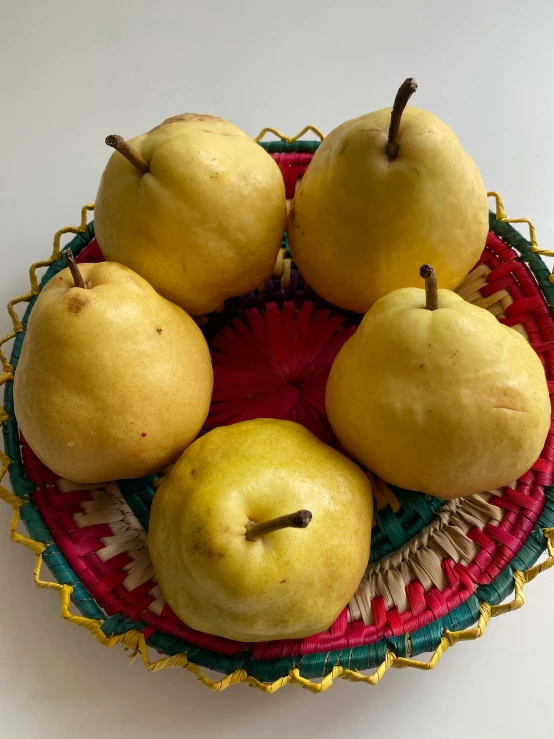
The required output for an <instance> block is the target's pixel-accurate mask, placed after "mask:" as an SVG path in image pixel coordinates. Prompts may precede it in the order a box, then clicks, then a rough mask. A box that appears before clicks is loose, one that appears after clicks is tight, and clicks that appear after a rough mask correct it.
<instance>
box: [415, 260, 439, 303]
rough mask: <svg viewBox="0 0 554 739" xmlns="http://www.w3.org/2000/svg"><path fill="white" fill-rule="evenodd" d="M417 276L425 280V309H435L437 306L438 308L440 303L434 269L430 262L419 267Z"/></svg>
mask: <svg viewBox="0 0 554 739" xmlns="http://www.w3.org/2000/svg"><path fill="white" fill-rule="evenodd" d="M419 276H420V277H423V279H424V280H425V307H426V308H427V310H437V308H440V305H439V291H438V289H437V275H436V272H435V270H434V269H433V268H432V267H431V265H430V264H423V265H422V266H421V267H420V268H419Z"/></svg>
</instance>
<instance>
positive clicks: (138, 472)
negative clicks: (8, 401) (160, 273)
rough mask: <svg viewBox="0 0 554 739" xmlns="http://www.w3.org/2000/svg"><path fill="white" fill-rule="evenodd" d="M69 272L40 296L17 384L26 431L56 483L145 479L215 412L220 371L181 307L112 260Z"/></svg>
mask: <svg viewBox="0 0 554 739" xmlns="http://www.w3.org/2000/svg"><path fill="white" fill-rule="evenodd" d="M78 269H79V273H80V275H82V278H83V281H84V284H85V285H86V286H87V287H85V288H82V287H75V281H74V278H73V277H72V275H71V272H70V270H69V269H65V270H62V271H61V272H59V273H58V274H57V275H55V276H54V277H53V278H52V279H51V280H50V282H48V283H47V285H46V286H45V287H44V288H43V290H42V292H41V293H40V295H39V297H38V299H37V301H36V303H35V306H34V307H33V311H32V313H31V316H30V318H29V323H28V325H27V332H26V336H25V340H24V342H23V348H22V351H21V356H20V359H19V362H18V366H17V371H16V373H15V380H14V402H15V412H16V417H17V421H18V424H19V427H20V429H21V431H22V433H23V435H24V437H25V439H26V440H27V442H28V443H29V445H30V447H31V449H33V451H34V452H35V454H36V455H37V456H38V457H39V459H40V460H41V461H42V462H44V464H46V466H47V467H49V468H50V469H52V470H53V471H54V472H55V473H56V474H58V475H59V476H60V477H65V478H68V479H70V480H74V481H76V482H83V483H95V482H104V481H109V480H117V479H119V478H132V477H142V476H143V475H149V474H151V473H153V472H157V471H159V470H161V469H163V468H165V467H166V466H167V465H169V464H171V463H172V462H174V461H175V459H176V458H177V457H178V456H179V454H180V453H181V452H182V451H183V449H185V447H186V446H187V445H188V444H190V442H191V441H193V439H194V438H195V437H196V436H197V434H198V432H199V431H200V429H201V427H202V425H203V423H204V420H205V419H206V416H207V414H208V410H209V405H210V399H211V392H212V385H213V371H212V365H211V359H210V353H209V349H208V345H207V343H206V341H205V339H204V337H203V335H202V332H201V331H200V329H199V328H198V326H197V325H196V323H195V322H194V320H193V319H192V318H191V317H190V316H188V315H187V314H186V313H185V312H184V311H183V310H182V309H181V308H179V307H178V306H176V305H173V304H172V303H170V302H169V301H167V300H166V299H165V298H162V297H161V296H160V295H158V294H157V293H156V292H155V290H154V289H153V288H152V287H151V286H150V285H149V284H148V283H147V282H146V281H145V280H143V279H142V277H139V275H137V274H135V273H134V272H132V271H131V270H130V269H128V268H127V267H124V266H123V265H121V264H116V263H114V262H102V263H100V264H81V265H80V266H79V268H78Z"/></svg>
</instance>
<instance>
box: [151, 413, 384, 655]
mask: <svg viewBox="0 0 554 739" xmlns="http://www.w3.org/2000/svg"><path fill="white" fill-rule="evenodd" d="M371 522H372V497H371V486H370V484H369V481H368V479H367V477H366V476H365V475H364V473H363V472H362V470H361V469H360V468H359V467H358V466H357V465H356V464H354V463H353V462H352V461H350V460H349V459H347V458H346V457H344V456H343V455H342V454H340V453H339V452H338V451H336V450H334V449H331V447H329V446H327V445H326V444H324V443H323V442H321V441H319V439H317V438H316V437H315V436H314V435H313V434H311V433H310V432H309V431H308V430H307V429H305V428H304V427H303V426H300V425H299V424H297V423H294V422H292V421H280V420H274V419H256V420H252V421H243V422H241V423H237V424H234V425H232V426H226V427H224V426H222V427H220V428H217V429H214V430H213V431H210V432H209V433H208V434H206V435H205V436H202V437H201V438H200V439H197V440H196V441H195V442H194V443H193V444H191V446H190V447H189V448H188V449H187V450H186V451H185V452H184V454H183V455H182V456H181V458H180V459H179V460H178V462H177V463H176V464H175V466H174V467H173V468H172V469H171V471H170V472H169V474H168V475H167V476H166V477H164V478H163V480H162V483H161V485H160V487H159V488H158V490H157V492H156V496H155V498H154V502H153V505H152V511H151V518H150V528H149V532H148V542H149V549H150V554H151V557H152V563H153V565H154V570H155V572H156V575H157V578H158V581H159V584H160V586H161V589H162V592H163V593H164V595H165V597H166V599H167V602H168V603H169V605H170V606H171V608H172V609H173V610H174V612H175V613H176V614H177V615H178V616H179V617H180V618H181V619H182V620H183V621H184V623H186V624H188V625H189V626H191V627H192V628H194V629H198V630H199V631H203V632H206V633H209V634H216V635H218V636H222V637H227V638H229V639H236V640H239V641H249V642H250V641H266V640H271V639H289V638H291V639H292V638H302V637H305V636H310V635H311V634H315V633H318V632H320V631H323V630H324V629H327V628H328V627H329V626H330V625H331V624H332V623H333V621H334V620H335V619H336V617H337V616H338V614H339V613H340V612H341V611H342V609H343V608H344V607H345V606H346V605H347V603H348V601H349V600H350V598H351V597H352V595H353V594H354V592H355V591H356V588H357V587H358V585H359V583H360V580H361V579H362V576H363V574H364V571H365V568H366V566H367V563H368V558H369V546H370V536H371Z"/></svg>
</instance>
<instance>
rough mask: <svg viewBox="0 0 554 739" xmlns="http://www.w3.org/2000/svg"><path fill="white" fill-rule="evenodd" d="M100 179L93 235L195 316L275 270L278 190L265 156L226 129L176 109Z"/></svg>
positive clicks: (281, 212)
mask: <svg viewBox="0 0 554 739" xmlns="http://www.w3.org/2000/svg"><path fill="white" fill-rule="evenodd" d="M106 143H108V144H109V145H110V146H113V147H114V148H115V149H116V151H115V152H114V153H113V155H112V156H111V158H110V160H109V162H108V165H107V167H106V169H105V171H104V174H103V175H102V181H101V183H100V189H99V190H98V196H97V199H96V206H95V217H94V224H95V231H96V237H97V239H98V243H99V244H100V247H101V249H102V252H103V254H104V256H105V257H106V259H111V260H113V261H116V262H121V263H123V264H126V265H127V266H128V267H131V269H133V270H135V272H138V274H140V275H141V276H142V277H144V278H145V279H146V280H148V282H150V284H151V285H152V286H153V287H154V288H155V289H156V290H157V291H158V292H159V293H160V294H161V295H163V296H164V297H166V298H167V299H168V300H171V301H173V302H174V303H176V304H177V305H180V306H181V307H182V308H184V309H185V310H186V311H187V312H188V313H190V314H192V315H199V314H203V313H207V312H209V311H213V310H215V309H216V308H218V307H219V306H220V305H221V304H222V303H223V302H224V301H225V300H226V299H227V298H230V297H232V296H235V295H241V294H243V293H245V292H247V291H248V290H252V289H254V288H255V287H258V285H260V284H261V283H262V282H263V281H264V280H265V279H267V277H269V275H270V274H271V272H272V270H273V268H274V267H275V261H276V259H277V254H278V251H279V248H280V245H281V240H282V237H283V230H284V226H285V220H286V200H285V186H284V183H283V177H282V176H281V172H280V170H279V167H278V166H277V164H276V163H275V161H274V160H273V159H272V158H271V156H270V155H269V154H268V153H267V152H266V151H265V150H264V149H262V147H260V146H259V145H258V144H256V143H255V142H254V141H253V140H252V139H251V138H250V137H249V136H247V135H246V134H245V133H244V132H243V131H241V130H240V129H239V128H237V127H236V126H233V125H232V124H231V123H227V121H224V120H222V119H221V118H217V117H215V116H210V115H194V114H192V113H185V114H183V115H180V116H175V117H173V118H169V119H168V120H166V121H164V122H163V123H162V124H161V125H159V126H157V127H156V128H154V129H152V131H149V132H148V133H145V134H143V135H141V136H137V137H136V138H133V139H131V140H130V141H129V142H125V141H124V140H123V139H122V138H121V137H120V136H108V138H107V139H106Z"/></svg>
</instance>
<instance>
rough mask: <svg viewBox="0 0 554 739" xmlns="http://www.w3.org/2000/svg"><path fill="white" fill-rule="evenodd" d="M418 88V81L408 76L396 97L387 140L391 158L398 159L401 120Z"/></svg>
mask: <svg viewBox="0 0 554 739" xmlns="http://www.w3.org/2000/svg"><path fill="white" fill-rule="evenodd" d="M416 90H417V82H416V81H415V80H414V78H413V77H408V79H407V80H404V82H403V83H402V84H401V85H400V87H399V88H398V92H397V93H396V97H395V98H394V105H393V106H392V113H391V116H390V127H389V140H388V141H387V156H388V157H389V159H396V157H397V156H398V149H399V146H398V141H397V138H398V130H399V128H400V120H401V118H402V113H403V112H404V108H405V107H406V105H407V104H408V100H409V99H410V98H411V97H412V95H413V94H414V92H415V91H416Z"/></svg>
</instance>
